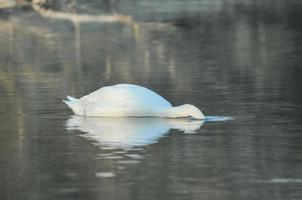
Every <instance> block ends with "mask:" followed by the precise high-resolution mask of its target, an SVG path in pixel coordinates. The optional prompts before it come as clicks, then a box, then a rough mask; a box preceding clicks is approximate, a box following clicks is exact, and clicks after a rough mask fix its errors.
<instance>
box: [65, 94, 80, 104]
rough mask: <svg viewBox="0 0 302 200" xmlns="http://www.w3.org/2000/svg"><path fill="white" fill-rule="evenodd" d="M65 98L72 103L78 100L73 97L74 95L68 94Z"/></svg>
mask: <svg viewBox="0 0 302 200" xmlns="http://www.w3.org/2000/svg"><path fill="white" fill-rule="evenodd" d="M67 99H68V100H69V101H71V102H74V103H75V102H77V101H78V99H77V98H74V97H72V96H69V95H67Z"/></svg>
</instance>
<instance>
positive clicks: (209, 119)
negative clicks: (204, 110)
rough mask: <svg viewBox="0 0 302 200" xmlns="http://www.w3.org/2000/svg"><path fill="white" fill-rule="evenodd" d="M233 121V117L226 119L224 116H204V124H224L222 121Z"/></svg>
mask: <svg viewBox="0 0 302 200" xmlns="http://www.w3.org/2000/svg"><path fill="white" fill-rule="evenodd" d="M231 120H234V118H233V117H226V116H205V119H204V121H205V122H224V121H231Z"/></svg>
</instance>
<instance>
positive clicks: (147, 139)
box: [66, 116, 203, 149]
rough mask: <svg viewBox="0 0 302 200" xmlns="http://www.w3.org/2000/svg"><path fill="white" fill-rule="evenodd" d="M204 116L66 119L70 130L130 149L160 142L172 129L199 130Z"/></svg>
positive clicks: (97, 140) (103, 145)
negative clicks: (201, 118)
mask: <svg viewBox="0 0 302 200" xmlns="http://www.w3.org/2000/svg"><path fill="white" fill-rule="evenodd" d="M202 124H203V121H201V120H198V121H197V120H188V119H162V118H91V117H89V118H87V117H82V116H72V117H71V118H70V119H68V120H67V122H66V129H67V130H80V131H82V132H85V133H86V134H84V135H82V136H83V137H85V138H87V139H89V140H93V141H95V144H96V145H98V146H101V147H112V148H122V149H128V148H132V147H137V146H144V145H148V144H152V143H155V142H157V141H158V140H159V139H160V138H161V137H163V136H164V135H165V134H167V133H168V132H169V131H170V130H171V129H177V130H180V131H183V132H184V133H196V131H197V130H198V129H199V128H200V127H201V126H202Z"/></svg>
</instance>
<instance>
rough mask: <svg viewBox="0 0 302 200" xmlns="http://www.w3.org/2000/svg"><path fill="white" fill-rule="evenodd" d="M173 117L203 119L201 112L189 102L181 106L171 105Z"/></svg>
mask: <svg viewBox="0 0 302 200" xmlns="http://www.w3.org/2000/svg"><path fill="white" fill-rule="evenodd" d="M172 114H173V116H172V117H174V118H178V117H187V118H193V119H204V115H203V113H202V112H201V111H200V110H199V109H198V108H197V107H196V106H193V105H191V104H184V105H181V106H176V107H173V112H172Z"/></svg>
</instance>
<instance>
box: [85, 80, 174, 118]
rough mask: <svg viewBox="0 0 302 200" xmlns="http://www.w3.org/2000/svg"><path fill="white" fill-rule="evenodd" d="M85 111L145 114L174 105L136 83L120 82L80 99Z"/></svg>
mask: <svg viewBox="0 0 302 200" xmlns="http://www.w3.org/2000/svg"><path fill="white" fill-rule="evenodd" d="M80 103H81V105H82V106H83V107H84V108H85V112H86V113H89V114H91V115H99V113H103V114H104V113H108V115H109V114H110V113H111V114H110V115H114V114H113V113H116V115H132V114H134V115H136V116H138V115H144V116H146V114H148V113H149V114H150V116H151V115H152V113H151V112H156V111H158V110H160V109H163V108H168V107H171V106H172V105H171V104H170V103H169V102H168V101H167V100H165V99H164V98H163V97H161V96H160V95H158V94H156V93H155V92H153V91H151V90H149V89H147V88H144V87H141V86H135V85H128V84H119V85H115V86H107V87H103V88H101V89H99V90H96V91H95V92H92V93H91V94H89V95H87V96H85V97H82V98H81V99H80Z"/></svg>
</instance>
